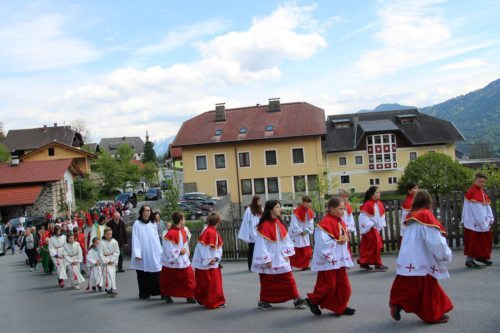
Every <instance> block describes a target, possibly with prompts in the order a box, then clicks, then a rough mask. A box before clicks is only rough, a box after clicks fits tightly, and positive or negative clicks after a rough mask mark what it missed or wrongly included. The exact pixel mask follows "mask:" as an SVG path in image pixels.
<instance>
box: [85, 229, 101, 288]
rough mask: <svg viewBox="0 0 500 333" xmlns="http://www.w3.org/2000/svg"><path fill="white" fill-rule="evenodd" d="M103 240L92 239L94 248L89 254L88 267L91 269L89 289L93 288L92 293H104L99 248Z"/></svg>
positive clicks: (91, 248)
mask: <svg viewBox="0 0 500 333" xmlns="http://www.w3.org/2000/svg"><path fill="white" fill-rule="evenodd" d="M100 243H101V240H100V239H98V238H97V237H95V238H94V239H92V246H91V247H90V249H89V251H88V252H87V267H88V268H89V272H90V273H89V275H90V276H89V285H88V287H87V290H88V289H89V288H92V291H97V290H98V291H102V284H103V283H102V282H103V281H102V267H101V262H100V260H99V247H100Z"/></svg>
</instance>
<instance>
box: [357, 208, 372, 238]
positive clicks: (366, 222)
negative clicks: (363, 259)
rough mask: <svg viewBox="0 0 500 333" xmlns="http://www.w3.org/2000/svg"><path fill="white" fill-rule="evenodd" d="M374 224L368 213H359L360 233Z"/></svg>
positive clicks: (365, 231) (366, 230)
mask: <svg viewBox="0 0 500 333" xmlns="http://www.w3.org/2000/svg"><path fill="white" fill-rule="evenodd" d="M374 225H375V223H373V221H372V220H371V219H370V217H369V216H368V215H366V213H364V212H361V213H359V232H361V234H362V235H364V234H366V233H367V232H368V231H370V230H371V229H372V228H373V226H374Z"/></svg>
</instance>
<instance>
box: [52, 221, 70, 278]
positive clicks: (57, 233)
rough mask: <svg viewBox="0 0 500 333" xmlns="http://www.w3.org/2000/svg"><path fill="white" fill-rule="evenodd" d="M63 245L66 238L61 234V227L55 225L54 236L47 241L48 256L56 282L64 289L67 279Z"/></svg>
mask: <svg viewBox="0 0 500 333" xmlns="http://www.w3.org/2000/svg"><path fill="white" fill-rule="evenodd" d="M64 244H66V236H65V235H63V234H62V230H61V227H60V226H58V225H56V226H55V227H54V235H53V236H52V237H50V240H49V255H50V259H51V260H52V262H53V263H54V267H55V268H56V272H57V281H58V283H59V287H60V288H64V280H66V279H67V278H68V277H67V276H66V265H65V262H64V253H63V248H64Z"/></svg>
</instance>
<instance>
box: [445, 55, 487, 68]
mask: <svg viewBox="0 0 500 333" xmlns="http://www.w3.org/2000/svg"><path fill="white" fill-rule="evenodd" d="M485 64H486V63H485V62H484V61H483V60H481V59H477V58H471V59H465V60H463V61H459V62H454V63H452V64H448V65H443V66H441V67H439V69H440V70H442V71H454V70H460V69H466V68H474V67H481V66H484V65H485Z"/></svg>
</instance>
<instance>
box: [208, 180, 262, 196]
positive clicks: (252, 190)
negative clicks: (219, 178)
mask: <svg viewBox="0 0 500 333" xmlns="http://www.w3.org/2000/svg"><path fill="white" fill-rule="evenodd" d="M244 180H249V181H250V189H251V192H252V193H250V194H246V193H243V181H244ZM216 184H217V183H216ZM240 186H241V195H252V196H253V195H254V194H255V193H254V188H253V178H244V179H240Z"/></svg>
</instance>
